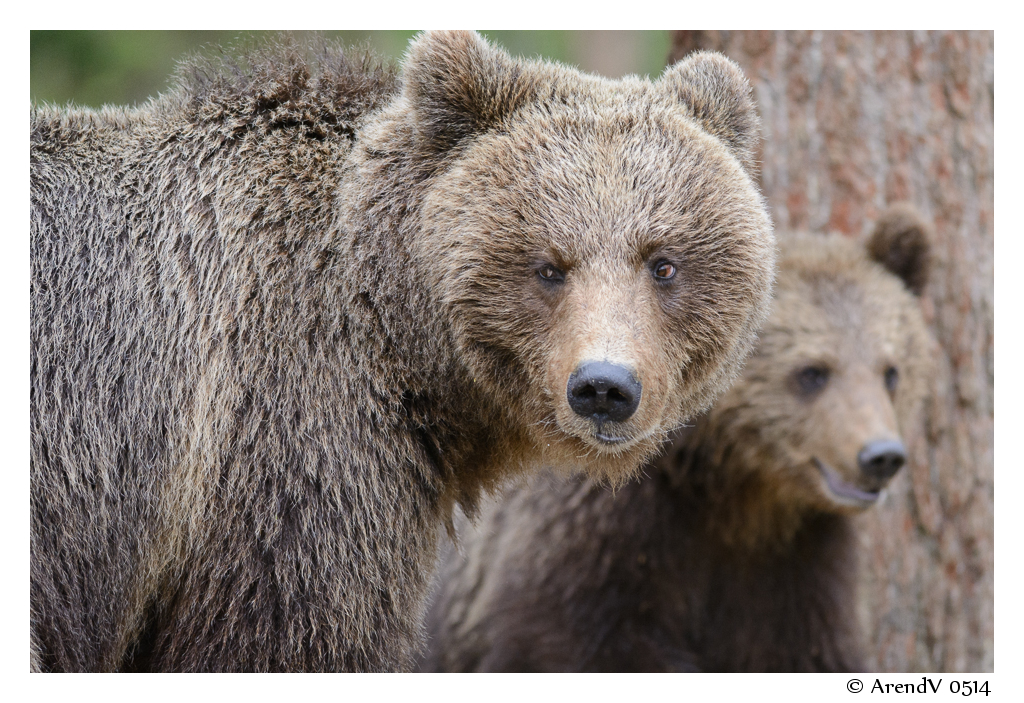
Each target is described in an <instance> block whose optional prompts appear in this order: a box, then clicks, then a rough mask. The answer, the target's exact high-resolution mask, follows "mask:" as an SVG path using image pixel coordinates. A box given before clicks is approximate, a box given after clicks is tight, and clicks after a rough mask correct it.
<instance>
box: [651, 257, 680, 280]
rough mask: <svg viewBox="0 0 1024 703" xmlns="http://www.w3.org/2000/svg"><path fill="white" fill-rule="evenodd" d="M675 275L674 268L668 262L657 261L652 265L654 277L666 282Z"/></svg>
mask: <svg viewBox="0 0 1024 703" xmlns="http://www.w3.org/2000/svg"><path fill="white" fill-rule="evenodd" d="M675 275H676V267H675V266H674V265H673V264H672V263H670V262H668V261H664V260H663V261H659V262H658V263H656V264H655V265H654V277H655V278H657V279H659V280H662V281H667V280H669V279H670V278H672V277H673V276H675Z"/></svg>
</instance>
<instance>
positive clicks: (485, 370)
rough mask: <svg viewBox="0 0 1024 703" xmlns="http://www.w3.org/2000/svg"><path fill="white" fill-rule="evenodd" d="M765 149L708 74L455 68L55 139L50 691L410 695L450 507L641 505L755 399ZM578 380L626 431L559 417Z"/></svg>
mask: <svg viewBox="0 0 1024 703" xmlns="http://www.w3.org/2000/svg"><path fill="white" fill-rule="evenodd" d="M757 128H758V123H757V118H756V114H755V111H754V106H753V103H752V101H751V99H750V89H749V86H748V85H747V83H746V80H745V78H744V77H743V75H742V73H741V72H740V71H739V69H738V68H737V67H736V66H735V64H733V63H732V62H730V61H728V60H727V59H725V58H723V57H721V56H719V55H715V54H698V55H695V56H694V57H693V58H691V59H690V60H688V61H685V62H682V63H681V64H679V65H678V66H674V67H672V68H670V69H668V70H667V71H666V72H665V74H664V75H663V76H662V77H661V78H659V79H658V80H656V81H653V82H652V81H648V80H645V79H640V78H636V77H628V78H625V79H623V80H620V81H610V80H605V79H601V78H598V77H595V76H589V75H586V74H583V73H580V72H578V71H575V70H573V69H570V68H567V67H564V66H560V65H555V64H550V63H544V62H535V61H524V60H519V59H513V58H511V57H510V56H508V54H506V53H505V52H504V51H502V50H500V49H498V48H496V47H492V46H490V45H489V44H488V43H487V42H485V41H484V40H483V39H482V38H480V37H479V36H478V35H476V34H473V33H466V32H447V33H431V34H426V35H421V36H420V37H418V38H417V39H416V40H415V41H414V42H413V43H412V44H411V46H410V48H409V51H408V54H407V56H406V58H405V61H404V65H403V67H402V69H401V71H400V72H399V73H396V72H395V71H393V70H391V69H389V68H387V67H382V66H380V65H378V64H377V63H376V62H375V61H374V60H372V59H370V58H368V57H366V56H362V55H359V56H356V55H350V54H347V53H343V52H341V51H340V50H337V49H335V48H329V47H326V48H323V49H322V50H319V51H318V52H313V51H307V50H305V49H302V48H300V47H296V46H293V45H291V44H288V43H287V42H285V43H283V44H282V45H280V46H273V47H269V48H264V49H256V50H253V51H251V52H250V53H248V54H244V55H242V56H241V57H238V58H231V57H229V56H227V57H223V58H221V59H217V60H216V61H206V60H197V61H196V62H193V64H191V65H190V66H186V67H185V69H183V70H182V71H181V73H180V75H179V78H178V80H177V84H176V86H175V87H173V88H172V89H171V90H170V91H169V92H168V93H167V94H164V95H162V96H161V97H159V98H157V99H154V100H152V101H150V102H149V103H147V104H145V105H142V106H140V107H138V108H132V109H124V108H111V107H107V108H103V109H101V110H97V111H94V110H85V109H74V108H55V107H49V106H39V107H33V109H32V113H31V410H30V416H31V420H30V423H31V486H32V494H31V534H32V537H31V540H32V541H31V637H32V643H31V648H32V651H33V653H34V654H33V657H32V659H33V668H36V669H39V670H45V671H57V670H62V671H116V670H160V671H167V670H174V671H238V670H247V671H277V670H293V671H296V670H336V671H385V670H401V669H407V668H409V666H410V665H411V663H412V661H413V659H412V657H413V654H414V653H415V652H416V650H417V648H418V647H419V646H420V645H421V643H422V636H423V633H422V618H423V614H424V609H425V603H426V595H427V592H428V587H429V584H430V580H431V576H432V574H433V571H434V568H435V564H436V560H437V552H438V544H439V538H440V536H441V535H442V534H443V533H444V531H445V530H446V528H447V529H451V525H452V515H453V511H454V508H455V506H456V505H461V506H462V507H463V509H465V510H466V511H469V512H472V510H473V506H474V505H475V504H476V502H477V500H478V498H479V496H480V495H481V494H482V493H483V492H485V491H489V490H493V489H494V488H496V487H498V486H499V485H501V484H502V482H503V481H505V480H506V478H507V477H510V476H514V475H517V474H520V473H522V472H525V471H529V470H532V469H533V468H534V467H537V466H539V465H543V464H553V463H558V464H562V465H573V466H575V467H577V468H581V469H585V470H587V471H588V472H589V474H590V475H592V476H594V477H601V478H603V479H605V480H609V481H612V482H615V481H621V480H623V479H624V478H625V477H627V476H629V475H630V474H632V473H634V472H635V471H636V470H637V469H638V467H639V466H640V464H641V462H642V461H643V460H644V459H645V458H646V457H647V456H649V455H650V454H652V453H653V452H654V451H656V449H657V447H658V446H659V443H660V441H661V439H662V438H663V437H664V436H666V435H667V433H668V431H670V430H671V429H672V428H674V427H676V426H678V425H679V424H680V423H681V422H682V421H683V420H684V419H685V418H687V417H688V416H690V415H692V414H693V413H695V412H697V411H699V410H701V409H702V408H703V407H706V406H707V405H708V404H709V403H710V401H711V400H712V399H713V398H714V397H715V396H716V395H717V394H718V393H719V392H720V391H721V390H722V389H724V388H725V387H726V386H727V385H728V383H729V382H730V381H731V379H732V378H733V377H734V376H735V374H736V373H737V372H738V369H739V366H740V364H741V362H742V360H743V359H744V358H745V356H746V355H747V353H748V351H749V350H750V349H751V348H752V345H753V341H754V335H755V333H756V330H757V329H758V327H759V326H760V324H761V322H762V321H763V319H764V317H765V315H766V311H767V307H768V303H769V301H770V295H771V292H770V291H771V283H772V280H773V276H774V236H773V233H772V228H771V223H770V219H769V217H768V214H767V212H766V210H765V207H764V203H763V201H762V198H761V196H760V193H759V192H758V190H757V188H756V186H755V185H754V182H753V181H752V179H751V169H752V158H753V157H752V154H753V149H754V146H755V145H756V141H757V138H758V137H757ZM665 262H670V263H671V266H668V265H666V263H665ZM669 271H675V272H677V275H676V276H674V278H669V277H667V276H661V278H659V277H658V275H656V274H659V272H660V273H666V272H669ZM590 358H597V359H612V360H615V361H617V362H618V363H621V364H623V365H626V366H628V367H629V368H630V369H631V371H630V373H632V374H633V376H634V377H635V380H636V382H637V384H638V385H640V384H642V396H640V397H639V398H638V405H637V407H636V409H635V413H634V415H633V416H632V417H629V418H626V419H624V420H615V421H607V422H605V421H604V420H603V419H602V418H601V417H598V416H597V415H594V416H593V417H591V418H590V419H588V418H585V417H581V416H579V415H578V414H575V413H574V412H573V411H572V409H571V408H570V406H569V402H568V400H567V390H566V389H567V378H568V377H569V376H570V375H571V374H572V373H573V371H574V369H575V368H576V367H577V366H578V365H580V364H581V363H582V362H584V361H586V360H587V359H590ZM602 423H603V424H602ZM602 428H603V429H604V434H602ZM609 428H611V429H609ZM609 433H611V434H609ZM609 437H610V439H609Z"/></svg>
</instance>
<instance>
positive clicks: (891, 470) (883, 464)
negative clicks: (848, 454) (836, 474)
mask: <svg viewBox="0 0 1024 703" xmlns="http://www.w3.org/2000/svg"><path fill="white" fill-rule="evenodd" d="M857 463H858V464H859V465H860V470H861V471H863V472H864V474H866V475H867V476H870V477H871V478H876V479H880V480H883V481H884V480H888V479H890V478H892V477H893V476H894V475H895V474H896V472H897V471H899V470H900V468H901V467H902V466H903V465H904V464H905V463H907V452H906V450H905V449H904V448H903V442H901V441H899V440H896V439H880V440H875V441H873V442H868V443H867V444H865V445H864V448H863V449H861V450H860V453H859V454H858V455H857Z"/></svg>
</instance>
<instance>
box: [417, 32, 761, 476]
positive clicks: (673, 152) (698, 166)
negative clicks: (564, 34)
mask: <svg viewBox="0 0 1024 703" xmlns="http://www.w3.org/2000/svg"><path fill="white" fill-rule="evenodd" d="M402 100H404V101H405V105H406V106H407V108H408V110H409V113H410V114H411V115H413V116H414V117H413V119H412V125H413V126H412V127H411V129H412V130H414V131H415V135H416V136H415V144H416V146H415V148H416V149H417V152H418V159H419V160H420V161H422V162H423V163H429V164H431V165H430V169H431V173H430V175H429V176H428V178H430V179H431V184H430V186H429V189H428V190H427V191H426V192H425V196H424V199H423V205H422V209H421V211H420V214H419V218H420V219H419V222H418V226H419V228H420V229H419V236H418V238H417V240H416V245H415V246H417V247H418V250H417V256H418V257H421V260H423V261H429V262H431V275H432V276H433V281H431V285H432V286H433V288H434V290H437V291H440V293H441V299H442V300H443V304H444V306H445V307H446V308H447V310H448V314H449V316H450V322H451V326H452V331H453V334H454V336H455V339H456V341H457V344H458V347H459V351H460V354H461V358H462V360H463V362H464V363H465V364H466V366H467V367H468V369H469V372H470V374H471V375H472V378H473V379H474V382H475V383H476V384H478V385H479V386H480V387H481V388H483V389H485V391H486V392H487V393H488V394H490V395H491V396H492V397H493V398H495V399H496V401H497V402H498V403H499V404H500V405H501V406H502V407H504V408H505V409H506V410H507V412H508V413H509V415H510V416H511V417H515V418H517V420H518V422H519V424H520V426H522V427H524V428H526V430H527V432H528V434H529V436H530V440H531V442H532V443H533V444H534V446H535V447H537V448H539V449H540V451H541V454H542V457H543V460H544V461H545V462H548V463H551V464H553V465H562V466H574V467H581V466H583V467H585V468H587V469H589V470H590V471H591V472H592V473H594V474H596V475H602V476H608V477H617V478H621V477H623V476H624V475H627V474H629V473H630V472H632V471H634V470H635V469H636V468H637V467H638V466H639V464H640V462H641V461H642V460H643V459H644V457H645V456H647V455H649V454H650V453H652V452H653V451H655V450H656V449H657V447H658V446H659V442H660V441H661V440H662V439H663V438H664V437H665V435H666V434H667V432H669V431H670V430H672V429H673V428H675V427H678V426H679V425H680V424H681V423H682V422H683V421H684V420H686V419H687V418H688V417H690V416H692V415H693V414H695V413H697V412H699V411H701V410H702V409H704V408H706V407H707V406H708V405H709V404H710V403H711V402H712V401H713V400H714V399H715V398H716V397H717V395H718V394H719V393H720V392H721V391H722V390H723V389H724V388H725V387H727V386H728V384H729V383H730V382H731V381H732V379H733V378H734V377H735V375H736V373H737V372H738V369H739V368H740V366H741V364H742V362H743V360H744V359H745V357H746V356H747V354H748V352H749V351H750V349H751V348H752V344H753V341H754V338H755V335H756V332H757V329H758V328H759V326H760V325H761V323H762V322H763V319H764V317H765V315H766V313H767V309H768V306H769V301H770V299H771V286H772V281H773V277H774V268H775V263H774V258H775V249H774V235H773V230H772V225H771V221H770V218H769V215H768V213H767V210H766V208H765V204H764V202H763V199H762V197H761V195H760V193H759V191H758V189H757V187H756V185H755V183H754V181H753V179H752V171H753V152H754V148H755V146H756V143H757V140H758V119H757V116H756V113H755V109H754V105H753V102H752V100H751V98H750V89H749V86H748V84H747V82H746V79H745V78H744V76H743V75H742V73H741V72H740V70H739V69H738V68H737V67H736V65H735V64H733V63H732V62H731V61H729V60H728V59H726V58H724V57H722V56H720V55H717V54H711V53H698V54H695V55H693V56H691V57H690V58H688V59H687V60H686V61H684V62H681V63H679V64H676V65H674V66H672V67H670V68H669V69H667V70H666V71H665V73H664V75H662V76H661V77H660V78H659V79H658V80H656V81H653V82H652V81H649V80H645V79H640V78H637V77H627V78H624V79H622V80H619V81H611V80H606V79H602V78H599V77H595V76H591V75H587V74H583V73H580V72H578V71H576V70H573V69H571V68H568V67H565V66H560V65H555V64H551V63H543V62H530V61H523V60H518V59H514V58H512V57H510V56H509V55H508V54H506V53H505V52H504V51H502V50H500V49H498V48H496V47H493V46H491V45H489V44H488V43H487V42H486V41H484V40H483V39H482V38H481V37H479V36H478V35H476V34H473V33H462V32H452V33H431V34H426V35H423V36H421V37H420V38H419V39H418V40H417V41H415V42H414V43H413V44H412V45H411V47H410V50H409V54H408V56H407V59H406V63H405V67H404V69H403V74H402Z"/></svg>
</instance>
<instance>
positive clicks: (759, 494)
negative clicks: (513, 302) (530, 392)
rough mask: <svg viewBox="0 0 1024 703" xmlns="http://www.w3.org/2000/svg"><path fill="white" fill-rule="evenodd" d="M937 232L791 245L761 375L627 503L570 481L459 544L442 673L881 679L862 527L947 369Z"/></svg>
mask: <svg viewBox="0 0 1024 703" xmlns="http://www.w3.org/2000/svg"><path fill="white" fill-rule="evenodd" d="M928 246H929V245H928V235H927V228H926V225H925V223H924V222H923V221H922V220H921V217H920V216H919V215H918V214H916V212H915V211H914V210H912V209H911V208H909V207H908V206H902V205H897V206H893V207H892V208H890V209H889V210H888V211H887V212H886V213H884V214H883V216H882V217H881V220H880V221H879V222H878V223H877V226H876V229H875V231H874V234H873V236H872V237H871V238H870V241H869V243H868V245H867V250H865V247H863V246H858V245H857V244H855V243H854V242H852V241H850V240H848V239H845V238H843V237H839V236H829V237H826V236H814V237H811V236H794V237H792V238H791V239H789V241H786V242H784V243H783V246H782V248H781V261H780V270H779V274H778V279H777V283H776V291H775V301H774V308H773V310H772V313H771V317H770V318H769V321H768V323H767V324H766V326H765V328H764V329H763V330H762V332H761V335H760V341H759V344H758V348H757V350H756V352H755V353H754V355H753V356H752V357H751V359H750V360H749V361H748V362H747V364H746V368H745V369H744V371H743V374H742V376H741V378H740V380H739V381H738V382H737V383H736V384H735V385H734V386H733V387H732V388H731V389H730V390H728V391H727V392H726V393H725V394H724V395H723V396H722V397H721V398H720V399H719V400H718V401H717V402H716V403H715V404H714V406H713V407H712V408H711V410H710V411H709V412H707V413H706V414H705V415H703V416H701V417H700V418H698V419H697V420H696V422H695V423H694V425H693V426H691V427H686V428H683V429H682V430H680V431H678V432H676V433H675V434H674V436H673V437H672V438H671V440H670V441H669V442H668V443H667V444H666V446H665V448H664V451H663V453H662V454H661V456H660V457H659V458H657V459H655V460H653V461H651V462H649V463H648V464H647V465H646V466H645V467H644V470H643V475H644V478H643V479H642V480H640V481H639V482H632V483H629V484H628V485H626V486H624V487H622V488H620V489H619V490H618V491H617V492H612V491H609V490H607V489H606V488H605V487H603V486H601V485H598V484H596V483H594V482H593V481H591V480H588V479H585V478H583V479H565V478H557V477H555V476H549V477H547V478H546V479H545V480H542V481H537V482H536V483H535V484H534V485H532V486H529V487H524V488H521V489H519V490H516V491H514V492H513V493H511V495H508V496H507V498H506V499H505V500H504V502H501V503H494V504H491V505H489V506H488V507H487V508H486V509H485V511H484V514H483V517H482V518H481V519H480V521H479V523H478V524H477V525H476V526H475V528H469V527H468V526H467V527H466V528H465V531H464V532H463V534H462V535H461V538H460V543H461V547H460V551H461V552H462V553H459V552H457V551H455V550H454V549H451V550H449V553H448V555H447V557H446V559H445V563H444V565H443V566H442V569H441V572H440V574H439V579H438V586H437V587H436V593H435V595H434V602H433V604H432V606H431V608H430V611H429V612H428V619H427V623H428V630H429V637H428V651H427V653H426V654H425V656H424V657H423V659H422V661H421V662H420V667H421V669H422V670H426V671H698V670H699V671H849V670H858V669H861V668H862V666H863V659H862V656H861V646H862V645H861V642H860V635H859V632H858V627H857V621H856V616H855V612H856V587H855V586H856V577H857V567H856V548H855V544H856V539H855V538H856V535H855V532H854V529H853V523H852V520H851V518H852V516H853V515H856V514H857V513H860V512H862V511H864V510H865V509H867V508H869V507H870V506H871V505H873V504H874V503H875V502H876V501H877V500H878V497H879V494H880V492H881V491H882V490H883V489H884V488H885V486H886V484H887V483H888V482H889V480H890V479H891V478H892V477H893V475H894V474H896V473H897V472H898V471H899V469H900V467H901V466H902V465H903V464H904V462H905V461H906V449H905V447H904V445H903V442H902V439H901V431H905V430H906V429H907V428H908V427H910V426H911V425H912V423H915V422H917V420H918V417H919V413H920V408H921V407H922V402H923V399H924V397H925V394H926V387H927V379H928V375H929V368H930V355H929V338H928V335H927V332H926V327H925V323H924V320H923V316H922V313H921V310H920V307H919V301H918V299H917V297H916V296H917V295H919V294H920V292H921V288H922V286H923V285H924V283H925V280H926V277H927V272H928V258H929V249H928Z"/></svg>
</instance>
